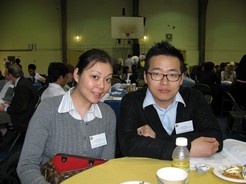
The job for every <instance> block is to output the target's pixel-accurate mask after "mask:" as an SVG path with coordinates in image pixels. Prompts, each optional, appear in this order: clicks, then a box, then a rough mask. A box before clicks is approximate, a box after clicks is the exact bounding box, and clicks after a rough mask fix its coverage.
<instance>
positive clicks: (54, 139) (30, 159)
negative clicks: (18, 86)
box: [17, 49, 116, 184]
mask: <svg viewBox="0 0 246 184" xmlns="http://www.w3.org/2000/svg"><path fill="white" fill-rule="evenodd" d="M112 74H113V68H112V61H111V58H110V57H109V55H108V54H107V53H106V52H105V51H102V50H98V49H92V50H88V51H86V52H85V53H84V54H82V55H81V56H80V58H79V62H78V64H77V66H76V68H75V70H74V74H73V77H74V80H75V81H76V83H77V85H76V86H75V87H74V88H72V89H71V90H69V91H68V92H66V94H65V95H64V96H56V97H53V98H50V99H45V100H43V101H41V103H40V104H39V106H38V108H37V110H36V112H35V113H34V115H33V118H32V119H31V121H30V124H29V127H28V131H27V135H26V138H25V142H24V145H23V148H22V153H21V157H20V161H19V164H18V167H17V172H18V176H19V178H20V180H21V183H32V184H38V183H47V182H45V179H44V177H43V176H42V175H41V172H40V166H41V165H43V164H45V163H46V162H47V161H48V160H49V159H50V158H52V157H53V156H54V155H56V154H57V153H67V154H73V155H81V156H87V157H94V158H101V159H112V158H114V155H115V144H116V134H115V131H116V117H115V114H114V111H113V110H112V109H111V108H110V107H109V106H108V105H107V104H105V103H102V102H100V101H99V100H100V99H101V98H102V96H103V95H104V94H105V93H106V92H107V91H108V90H109V89H110V87H111V79H112ZM92 138H95V139H96V140H99V139H100V141H97V142H94V141H93V140H92Z"/></svg>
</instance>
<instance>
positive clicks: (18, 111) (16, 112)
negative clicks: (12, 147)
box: [7, 77, 38, 132]
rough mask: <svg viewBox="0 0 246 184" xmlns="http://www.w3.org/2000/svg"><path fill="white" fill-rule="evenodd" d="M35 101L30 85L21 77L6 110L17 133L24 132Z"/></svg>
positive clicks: (34, 94) (33, 90)
mask: <svg viewBox="0 0 246 184" xmlns="http://www.w3.org/2000/svg"><path fill="white" fill-rule="evenodd" d="M37 101H38V97H37V94H36V91H35V89H34V87H33V85H32V83H31V82H30V81H29V80H28V79H26V78H24V77H21V78H20V79H19V81H18V83H17V86H16V87H15V89H14V97H13V99H12V102H11V104H10V106H9V107H8V109H7V113H8V114H9V115H10V119H11V122H12V124H13V125H14V127H15V129H16V130H17V131H21V132H25V131H26V129H27V126H28V123H29V120H30V118H31V117H32V115H33V112H34V111H35V105H36V103H37Z"/></svg>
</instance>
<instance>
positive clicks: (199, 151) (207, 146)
mask: <svg viewBox="0 0 246 184" xmlns="http://www.w3.org/2000/svg"><path fill="white" fill-rule="evenodd" d="M218 149H219V142H218V141H217V140H216V139H215V138H210V137H199V138H197V139H195V140H193V141H192V142H191V149H190V156H191V157H209V156H211V155H213V154H214V153H216V152H217V151H218Z"/></svg>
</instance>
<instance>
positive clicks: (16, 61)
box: [15, 58, 22, 69]
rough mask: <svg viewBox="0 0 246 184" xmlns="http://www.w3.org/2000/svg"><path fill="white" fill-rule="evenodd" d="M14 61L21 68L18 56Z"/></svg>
mask: <svg viewBox="0 0 246 184" xmlns="http://www.w3.org/2000/svg"><path fill="white" fill-rule="evenodd" d="M15 63H16V64H17V65H18V66H19V67H20V68H21V69H22V65H21V64H20V63H21V60H20V59H19V58H16V59H15Z"/></svg>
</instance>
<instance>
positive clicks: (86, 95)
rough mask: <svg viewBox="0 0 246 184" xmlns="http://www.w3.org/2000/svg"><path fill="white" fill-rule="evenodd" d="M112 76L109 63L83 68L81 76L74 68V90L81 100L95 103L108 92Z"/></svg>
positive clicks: (98, 63)
mask: <svg viewBox="0 0 246 184" xmlns="http://www.w3.org/2000/svg"><path fill="white" fill-rule="evenodd" d="M112 75H113V69H112V66H111V65H110V64H109V63H102V62H96V63H95V64H94V65H93V66H92V67H89V68H85V69H84V70H83V72H82V74H81V75H78V68H76V69H75V70H74V79H75V81H76V82H77V87H76V90H78V93H79V95H80V96H81V97H82V98H83V100H85V101H87V102H89V103H93V104H94V103H97V102H99V100H100V99H101V98H102V97H103V96H104V95H105V93H107V92H108V91H109V89H110V87H111V79H112Z"/></svg>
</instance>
